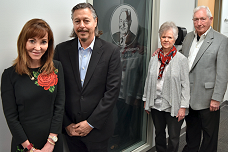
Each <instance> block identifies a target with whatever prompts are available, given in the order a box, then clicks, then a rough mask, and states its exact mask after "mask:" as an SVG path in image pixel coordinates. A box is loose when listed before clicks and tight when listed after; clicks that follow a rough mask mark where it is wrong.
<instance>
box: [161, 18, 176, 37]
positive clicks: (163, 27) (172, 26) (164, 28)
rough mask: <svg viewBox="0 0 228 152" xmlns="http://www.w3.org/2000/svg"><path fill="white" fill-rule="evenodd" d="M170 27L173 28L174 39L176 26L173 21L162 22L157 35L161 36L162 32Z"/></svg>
mask: <svg viewBox="0 0 228 152" xmlns="http://www.w3.org/2000/svg"><path fill="white" fill-rule="evenodd" d="M170 29H171V30H173V37H174V39H175V40H176V39H177V37H178V28H177V26H176V24H175V23H174V22H165V23H163V24H162V25H161V27H160V29H159V31H158V33H159V37H161V36H162V34H163V33H164V32H167V31H168V30H170Z"/></svg>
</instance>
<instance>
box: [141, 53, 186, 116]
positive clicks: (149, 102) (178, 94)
mask: <svg viewBox="0 0 228 152" xmlns="http://www.w3.org/2000/svg"><path fill="white" fill-rule="evenodd" d="M158 62H159V61H158V56H157V55H156V56H154V57H152V58H151V60H150V63H149V67H148V74H147V78H146V83H145V87H144V95H143V101H146V105H145V110H148V111H150V110H151V108H152V106H153V105H154V99H156V98H157V95H156V84H157V78H158V73H157V66H158ZM162 97H163V100H166V101H167V102H168V103H169V104H170V106H171V116H173V117H174V116H176V115H177V114H178V111H179V109H180V107H181V106H183V107H186V108H188V107H189V100H190V87H189V68H188V60H187V58H186V57H185V56H184V55H182V54H181V53H180V52H177V54H176V55H175V56H174V58H173V59H172V60H171V61H170V63H169V67H168V69H167V72H166V74H165V77H164V83H163V87H162ZM187 113H188V109H186V114H187Z"/></svg>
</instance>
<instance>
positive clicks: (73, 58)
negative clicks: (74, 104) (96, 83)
mask: <svg viewBox="0 0 228 152" xmlns="http://www.w3.org/2000/svg"><path fill="white" fill-rule="evenodd" d="M71 46H72V49H70V51H69V58H70V63H71V66H72V68H73V73H74V78H75V80H76V82H77V85H78V86H79V88H80V89H82V85H81V81H80V73H79V63H78V38H76V39H74V40H73V41H72V43H71Z"/></svg>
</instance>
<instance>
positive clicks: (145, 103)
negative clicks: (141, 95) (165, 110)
mask: <svg viewBox="0 0 228 152" xmlns="http://www.w3.org/2000/svg"><path fill="white" fill-rule="evenodd" d="M145 106H146V101H145V102H144V109H145ZM145 111H146V113H147V114H150V112H149V111H148V110H145Z"/></svg>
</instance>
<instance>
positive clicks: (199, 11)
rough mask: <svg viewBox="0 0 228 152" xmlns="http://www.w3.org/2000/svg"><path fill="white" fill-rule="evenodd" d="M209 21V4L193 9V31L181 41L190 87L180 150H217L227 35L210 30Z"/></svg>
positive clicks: (227, 62)
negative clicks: (187, 110) (187, 113)
mask: <svg viewBox="0 0 228 152" xmlns="http://www.w3.org/2000/svg"><path fill="white" fill-rule="evenodd" d="M212 20H213V17H212V15H211V12H210V10H209V8H208V7H205V6H199V7H197V8H195V9H194V15H193V23H194V27H195V31H193V32H190V33H188V34H187V36H186V38H185V40H184V42H183V47H182V53H183V54H184V55H185V56H186V57H188V60H189V70H190V71H189V79H190V90H191V94H190V97H191V99H190V109H189V115H188V116H187V117H186V124H187V130H186V142H187V144H186V146H185V147H184V149H183V152H197V151H199V152H216V151H217V143H218V130H219V118H220V109H219V106H220V103H221V102H222V100H223V97H224V94H225V91H226V88H227V81H228V38H227V37H226V36H224V35H222V34H220V33H218V32H216V31H215V30H213V29H212V27H211V26H210V25H211V23H212ZM202 133H203V136H202ZM201 137H203V139H202V143H201Z"/></svg>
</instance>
